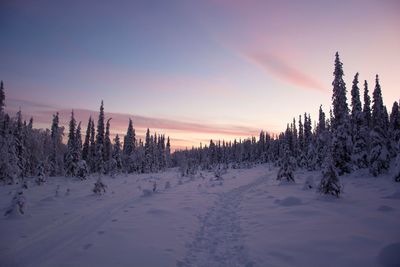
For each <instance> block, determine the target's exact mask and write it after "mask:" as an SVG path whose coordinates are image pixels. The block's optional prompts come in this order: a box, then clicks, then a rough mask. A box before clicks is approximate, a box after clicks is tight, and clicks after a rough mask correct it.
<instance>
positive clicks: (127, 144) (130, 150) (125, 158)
mask: <svg viewBox="0 0 400 267" xmlns="http://www.w3.org/2000/svg"><path fill="white" fill-rule="evenodd" d="M135 142H136V139H135V130H134V129H133V123H132V120H131V119H129V124H128V129H127V131H126V135H125V137H124V145H123V149H122V165H123V167H124V170H125V171H126V172H128V173H132V172H134V171H135V168H134V164H133V160H132V159H133V154H134V150H135Z"/></svg>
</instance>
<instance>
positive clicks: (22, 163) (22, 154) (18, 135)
mask: <svg viewBox="0 0 400 267" xmlns="http://www.w3.org/2000/svg"><path fill="white" fill-rule="evenodd" d="M14 139H15V150H16V155H17V159H18V161H17V166H18V168H19V175H20V178H21V179H23V178H24V174H25V173H26V161H27V158H26V147H25V142H24V134H23V123H22V112H21V110H19V111H18V112H17V121H16V125H15V129H14Z"/></svg>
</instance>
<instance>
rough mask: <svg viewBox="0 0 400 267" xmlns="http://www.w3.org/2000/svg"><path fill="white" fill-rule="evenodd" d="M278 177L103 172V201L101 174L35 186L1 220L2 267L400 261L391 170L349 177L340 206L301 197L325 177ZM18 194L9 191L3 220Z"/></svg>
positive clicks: (263, 168)
mask: <svg viewBox="0 0 400 267" xmlns="http://www.w3.org/2000/svg"><path fill="white" fill-rule="evenodd" d="M277 171H278V170H277V169H276V168H272V167H271V166H269V165H258V166H256V167H254V168H252V169H239V170H232V169H229V170H228V171H227V173H225V174H223V175H222V178H221V179H216V178H215V175H214V173H213V172H201V173H199V174H197V175H196V176H195V177H181V176H180V173H179V171H178V170H177V169H169V170H168V171H166V172H164V173H157V174H140V175H119V176H116V177H102V181H103V182H104V184H105V185H107V188H106V190H107V191H106V193H105V194H102V195H95V194H94V193H93V192H92V190H93V187H94V183H95V182H96V181H97V179H98V177H96V176H91V177H89V179H87V180H83V181H80V180H78V179H77V178H65V177H56V178H52V177H51V178H48V179H47V181H46V182H45V183H44V184H43V185H41V186H38V185H36V184H35V183H34V180H32V181H31V182H30V183H29V188H28V189H27V190H25V191H24V196H25V198H26V201H27V206H26V208H25V214H24V215H22V216H17V217H6V216H2V217H1V218H0V231H1V232H0V236H1V241H0V266H42V267H45V266H307V267H308V266H366V267H368V266H385V267H388V266H399V263H400V257H399V255H400V253H398V251H400V229H399V218H400V209H399V207H400V205H399V204H400V183H395V182H393V180H392V176H391V175H389V174H387V175H381V176H379V177H371V176H370V174H369V173H368V170H359V171H356V172H353V173H352V174H351V175H346V176H341V177H340V179H341V183H342V184H343V186H344V192H343V194H342V195H341V197H340V198H339V199H337V198H335V197H333V196H322V195H320V194H318V193H316V189H315V188H313V189H309V190H304V187H305V186H304V185H305V184H306V183H309V182H310V181H314V183H315V184H317V182H318V181H319V180H320V177H321V173H320V172H307V171H301V170H300V171H295V172H294V177H295V181H296V182H295V183H288V184H281V183H280V182H279V181H276V177H277ZM307 181H308V182H307ZM155 183H156V184H157V187H156V190H155V192H153V188H154V184H155ZM18 189H19V186H18V185H12V186H2V187H0V203H1V204H0V209H1V211H2V212H3V214H4V213H5V211H6V210H7V208H8V207H9V206H10V203H11V201H12V198H13V196H14V194H15V192H16V191H17V190H18ZM56 191H57V192H58V193H57V194H56Z"/></svg>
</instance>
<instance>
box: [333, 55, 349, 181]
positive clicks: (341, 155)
mask: <svg viewBox="0 0 400 267" xmlns="http://www.w3.org/2000/svg"><path fill="white" fill-rule="evenodd" d="M333 74H334V80H333V82H332V85H333V95H332V101H333V118H332V122H331V124H332V125H331V126H332V148H331V151H332V160H333V164H334V166H335V167H336V168H337V170H338V173H339V175H342V174H344V173H349V172H350V171H351V169H352V167H351V149H352V142H351V134H350V122H349V108H348V106H347V97H346V84H345V82H344V80H343V76H344V73H343V63H342V62H341V61H340V58H339V53H337V52H336V55H335V71H334V73H333Z"/></svg>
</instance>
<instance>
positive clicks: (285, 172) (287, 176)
mask: <svg viewBox="0 0 400 267" xmlns="http://www.w3.org/2000/svg"><path fill="white" fill-rule="evenodd" d="M293 169H294V166H293V165H292V160H291V157H290V155H289V150H288V147H287V146H285V154H284V157H283V159H282V164H281V167H280V169H279V171H278V176H277V177H276V179H277V180H278V181H282V180H285V181H287V182H294V175H293Z"/></svg>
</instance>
